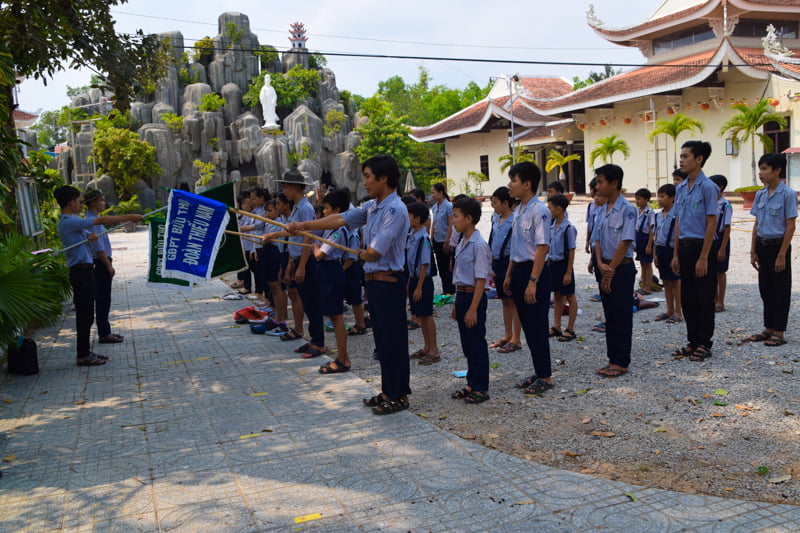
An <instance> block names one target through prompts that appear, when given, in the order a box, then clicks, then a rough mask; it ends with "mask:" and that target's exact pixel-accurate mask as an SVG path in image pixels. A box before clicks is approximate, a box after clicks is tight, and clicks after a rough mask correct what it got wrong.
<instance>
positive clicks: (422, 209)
mask: <svg viewBox="0 0 800 533" xmlns="http://www.w3.org/2000/svg"><path fill="white" fill-rule="evenodd" d="M406 208H407V209H408V212H409V214H411V215H414V216H415V217H417V218H419V221H420V222H421V223H422V224H424V223H426V222H427V221H428V217H429V216H430V212H429V211H428V206H426V205H425V204H423V203H422V202H411V203H410V204H408V205H406Z"/></svg>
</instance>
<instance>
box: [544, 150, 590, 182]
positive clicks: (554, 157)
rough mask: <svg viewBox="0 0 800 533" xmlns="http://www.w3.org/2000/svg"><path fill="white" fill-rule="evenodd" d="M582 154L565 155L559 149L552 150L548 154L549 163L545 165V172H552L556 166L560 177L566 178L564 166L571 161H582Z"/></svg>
mask: <svg viewBox="0 0 800 533" xmlns="http://www.w3.org/2000/svg"><path fill="white" fill-rule="evenodd" d="M580 160H581V154H571V155H564V154H562V153H561V152H559V151H558V150H550V153H549V154H547V164H546V165H545V167H544V170H545V172H550V171H551V170H553V169H554V168H557V169H558V179H560V180H562V179H564V167H565V166H566V165H567V163H569V162H570V161H580Z"/></svg>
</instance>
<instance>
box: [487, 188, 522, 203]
mask: <svg viewBox="0 0 800 533" xmlns="http://www.w3.org/2000/svg"><path fill="white" fill-rule="evenodd" d="M492 198H497V201H498V202H500V203H501V204H508V206H509V207H514V204H515V203H516V202H515V201H514V199H513V198H511V191H510V190H509V189H508V187H506V186H505V185H503V186H502V187H498V188H496V189H495V190H494V192H493V193H492Z"/></svg>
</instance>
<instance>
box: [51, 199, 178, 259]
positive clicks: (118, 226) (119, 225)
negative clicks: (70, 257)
mask: <svg viewBox="0 0 800 533" xmlns="http://www.w3.org/2000/svg"><path fill="white" fill-rule="evenodd" d="M168 207H169V206H168V205H165V206H164V207H159V208H158V209H156V210H154V211H150V212H149V213H147V214H146V215H144V216H143V217H142V220H144V219H146V218H147V217H151V216H153V215H155V214H156V213H160V212H161V211H164V210H165V209H167V208H168ZM127 224H130V222H123V223H122V224H117V225H116V226H114V227H113V228H111V229H107V230H105V231H104V232H103V233H98V234H96V235H97V237H102V236H103V235H105V234H107V233H111V232H112V231H116V230H118V229H119V228H121V227H123V226H125V225H127ZM87 242H89V239H84V240H82V241H81V242H76V243H75V244H71V245H69V246H67V247H66V248H62V249H60V250H55V251H53V252H52V254H53V255H57V254H60V253H62V252H66V251H67V250H72V249H73V248H77V247H78V246H81V245H82V244H86V243H87Z"/></svg>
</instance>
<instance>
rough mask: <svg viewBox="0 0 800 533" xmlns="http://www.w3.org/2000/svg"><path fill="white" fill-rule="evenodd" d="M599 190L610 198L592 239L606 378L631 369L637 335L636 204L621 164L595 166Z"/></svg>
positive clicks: (599, 372) (600, 212) (600, 369)
mask: <svg viewBox="0 0 800 533" xmlns="http://www.w3.org/2000/svg"><path fill="white" fill-rule="evenodd" d="M595 174H596V175H597V192H598V193H599V194H600V195H602V196H604V197H605V198H606V204H605V205H604V206H602V207H601V208H600V210H599V212H598V214H597V218H596V219H595V223H594V228H593V231H592V236H591V242H592V245H593V248H594V253H595V259H596V263H597V269H598V271H599V273H600V299H601V300H602V302H603V312H604V313H605V316H606V350H607V356H608V364H607V365H606V366H604V367H603V368H599V369H597V371H596V372H597V373H598V374H599V375H601V376H603V377H606V378H616V377H619V376H622V375H624V374H627V373H628V366H629V365H630V363H631V337H632V336H633V305H632V304H631V295H632V294H633V283H634V280H635V279H636V267H635V266H634V264H633V247H632V246H631V245H632V244H633V242H634V239H635V237H636V208H635V207H634V206H633V205H632V204H631V203H630V202H628V201H627V200H626V199H625V198H624V197H623V196H622V194H621V193H622V177H623V172H622V169H621V168H620V167H618V166H617V165H603V166H602V167H600V168H598V169H596V170H595Z"/></svg>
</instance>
